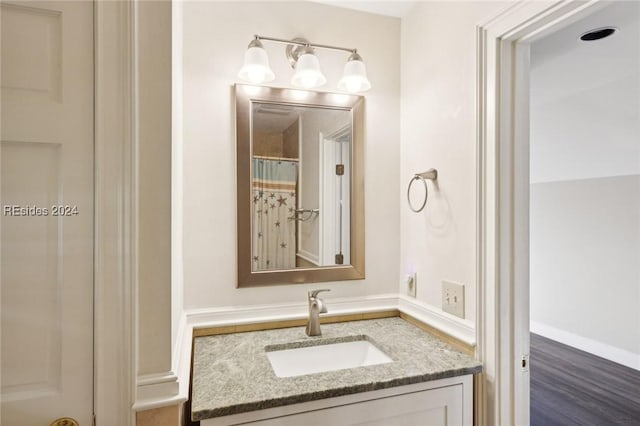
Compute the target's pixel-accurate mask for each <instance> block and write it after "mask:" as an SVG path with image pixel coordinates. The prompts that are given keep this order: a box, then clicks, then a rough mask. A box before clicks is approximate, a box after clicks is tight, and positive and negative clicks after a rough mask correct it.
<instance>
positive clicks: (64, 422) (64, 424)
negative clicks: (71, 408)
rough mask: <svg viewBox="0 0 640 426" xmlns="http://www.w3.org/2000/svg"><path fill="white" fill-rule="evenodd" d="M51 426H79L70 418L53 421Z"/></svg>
mask: <svg viewBox="0 0 640 426" xmlns="http://www.w3.org/2000/svg"><path fill="white" fill-rule="evenodd" d="M51 426H80V424H79V423H78V422H77V421H75V420H74V419H72V418H71V417H62V418H60V419H58V420H54V421H53V423H51Z"/></svg>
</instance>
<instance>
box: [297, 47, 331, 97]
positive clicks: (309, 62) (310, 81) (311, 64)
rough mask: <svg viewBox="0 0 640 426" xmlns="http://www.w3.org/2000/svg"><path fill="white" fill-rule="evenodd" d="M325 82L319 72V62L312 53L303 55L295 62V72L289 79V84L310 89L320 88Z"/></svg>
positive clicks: (324, 78)
mask: <svg viewBox="0 0 640 426" xmlns="http://www.w3.org/2000/svg"><path fill="white" fill-rule="evenodd" d="M326 82H327V79H326V77H325V76H324V75H323V74H322V71H320V61H318V58H317V57H316V55H314V54H313V53H305V54H303V55H301V56H300V57H299V58H298V61H297V62H296V72H295V74H294V75H293V77H292V78H291V84H292V85H294V86H296V87H304V88H305V89H311V88H314V87H319V86H322V85H323V84H325V83H326Z"/></svg>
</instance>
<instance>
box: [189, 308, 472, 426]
mask: <svg viewBox="0 0 640 426" xmlns="http://www.w3.org/2000/svg"><path fill="white" fill-rule="evenodd" d="M481 370H482V367H481V365H480V363H479V362H477V361H475V360H474V359H473V357H471V356H470V355H468V354H466V353H463V352H461V351H459V350H457V349H455V348H454V347H453V346H451V345H450V344H448V343H446V342H444V341H443V340H441V339H439V338H438V337H435V336H433V335H432V334H430V333H427V332H425V331H423V330H422V329H420V328H418V327H416V326H414V325H412V324H410V323H408V322H406V321H405V320H403V319H401V318H399V317H392V318H382V319H372V320H363V321H350V322H341V323H333V324H324V325H323V326H322V335H321V336H317V337H308V336H307V335H306V334H305V329H304V327H293V328H283V329H274V330H264V331H253V332H246V333H233V334H224V335H215V336H203V337H196V338H195V340H194V355H193V383H192V400H191V410H192V419H193V420H196V421H200V424H201V425H202V426H221V425H240V424H252V425H254V424H255V425H281V426H285V425H287V426H294V425H301V424H304V425H309V426H313V425H331V426H343V425H344V426H346V425H355V424H358V425H379V426H383V425H384V426H389V425H395V424H398V425H400V424H401V425H403V426H412V425H429V426H432V425H471V424H473V374H474V373H479V372H481Z"/></svg>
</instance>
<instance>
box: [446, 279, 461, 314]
mask: <svg viewBox="0 0 640 426" xmlns="http://www.w3.org/2000/svg"><path fill="white" fill-rule="evenodd" d="M442 310H443V311H445V312H448V313H450V314H451V315H455V316H457V317H460V318H464V284H459V283H455V282H452V281H442Z"/></svg>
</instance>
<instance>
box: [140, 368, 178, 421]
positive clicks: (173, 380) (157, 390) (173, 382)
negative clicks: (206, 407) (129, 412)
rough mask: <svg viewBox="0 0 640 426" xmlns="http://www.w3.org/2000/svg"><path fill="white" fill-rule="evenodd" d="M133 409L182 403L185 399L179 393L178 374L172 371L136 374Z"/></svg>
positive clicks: (141, 409) (148, 408) (146, 408)
mask: <svg viewBox="0 0 640 426" xmlns="http://www.w3.org/2000/svg"><path fill="white" fill-rule="evenodd" d="M136 382H137V384H136V402H135V403H134V404H133V410H134V411H144V410H150V409H153V408H159V407H164V406H167V405H175V404H179V403H183V402H185V401H186V400H187V398H185V397H184V396H182V395H180V386H179V382H178V376H177V375H176V374H174V373H173V372H172V371H166V372H163V373H157V374H145V375H140V376H138V379H137V381H136Z"/></svg>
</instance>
